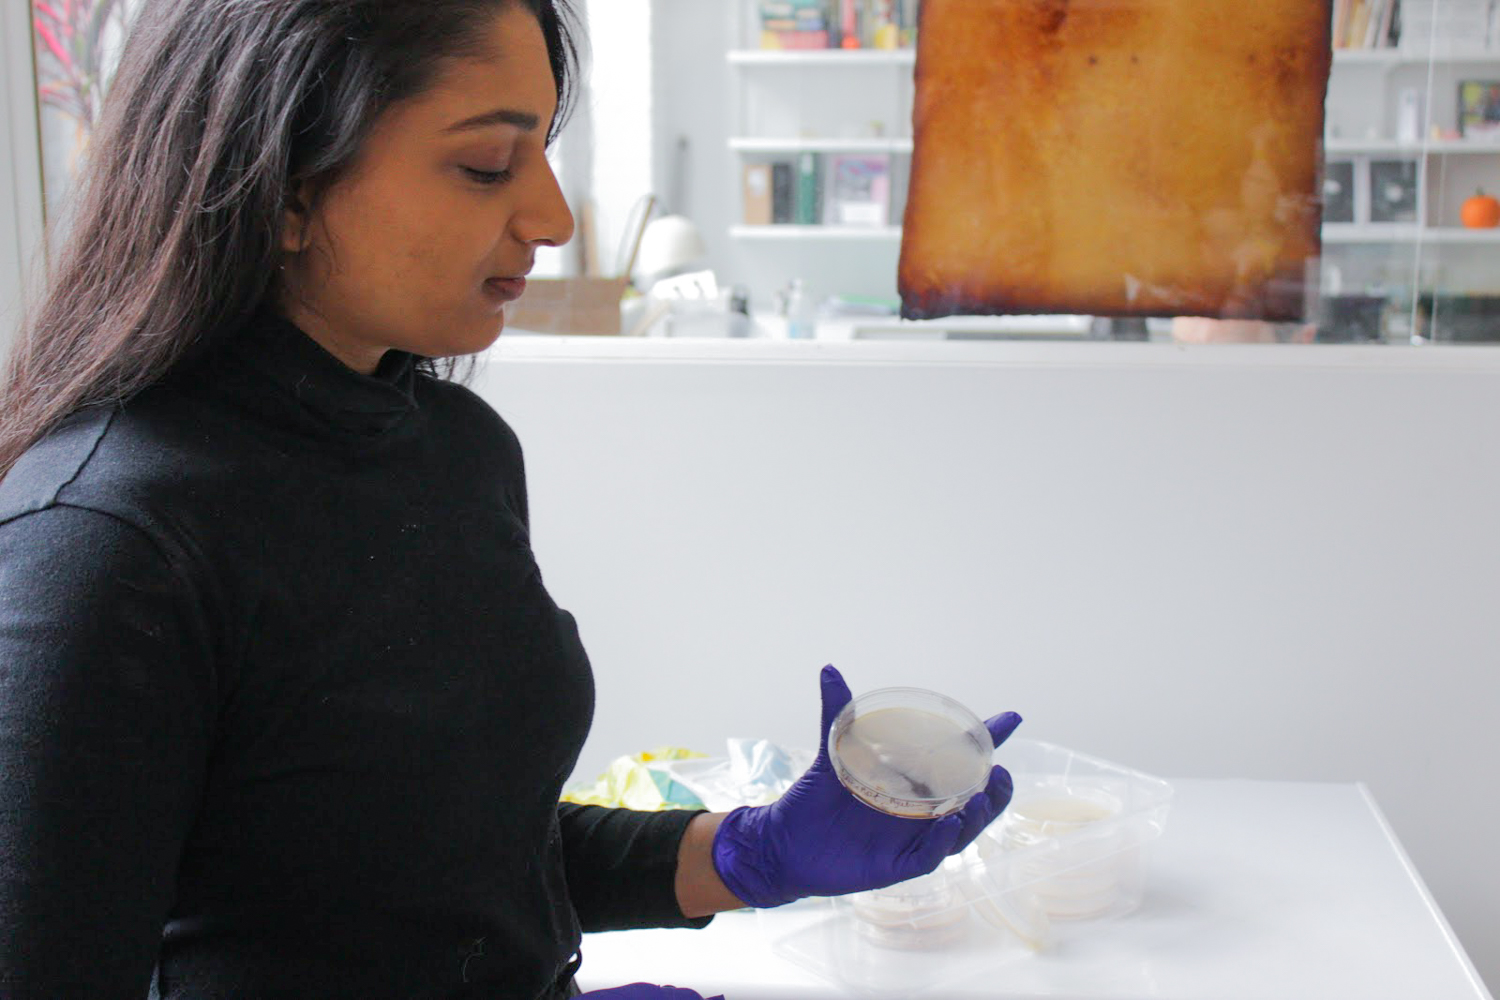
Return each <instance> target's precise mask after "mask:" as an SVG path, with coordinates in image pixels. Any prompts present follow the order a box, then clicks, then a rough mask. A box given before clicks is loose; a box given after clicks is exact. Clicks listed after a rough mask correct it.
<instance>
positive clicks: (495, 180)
mask: <svg viewBox="0 0 1500 1000" xmlns="http://www.w3.org/2000/svg"><path fill="white" fill-rule="evenodd" d="M462 169H463V172H464V173H466V174H468V175H469V179H470V180H473V181H475V182H476V183H479V184H504V183H505V182H506V181H508V180H510V177H511V172H510V170H509V169H506V170H475V169H474V168H473V167H464V168H462Z"/></svg>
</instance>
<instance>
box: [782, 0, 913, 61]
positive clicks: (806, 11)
mask: <svg viewBox="0 0 1500 1000" xmlns="http://www.w3.org/2000/svg"><path fill="white" fill-rule="evenodd" d="M758 3H759V12H760V47H761V48H763V49H881V50H894V49H899V48H911V47H912V46H914V45H915V44H916V34H917V15H918V8H919V7H920V6H921V4H920V0H758Z"/></svg>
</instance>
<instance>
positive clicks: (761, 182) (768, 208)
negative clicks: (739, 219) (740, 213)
mask: <svg viewBox="0 0 1500 1000" xmlns="http://www.w3.org/2000/svg"><path fill="white" fill-rule="evenodd" d="M744 190H745V224H746V225H747V226H769V225H770V224H771V220H772V218H773V213H772V204H771V200H772V199H771V164H769V163H747V164H745V180H744Z"/></svg>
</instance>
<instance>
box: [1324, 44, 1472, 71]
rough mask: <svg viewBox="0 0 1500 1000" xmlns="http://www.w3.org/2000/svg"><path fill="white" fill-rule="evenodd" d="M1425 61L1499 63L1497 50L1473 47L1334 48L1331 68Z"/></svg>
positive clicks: (1421, 62) (1407, 64) (1410, 63)
mask: <svg viewBox="0 0 1500 1000" xmlns="http://www.w3.org/2000/svg"><path fill="white" fill-rule="evenodd" d="M1427 62H1438V63H1465V62H1500V49H1484V48H1478V47H1475V46H1468V45H1461V46H1447V45H1437V46H1434V47H1433V48H1432V49H1431V50H1430V51H1429V50H1428V49H1426V48H1418V47H1415V46H1413V47H1408V48H1398V49H1334V50H1333V63H1334V65H1335V66H1341V65H1347V66H1385V67H1393V66H1410V65H1422V64H1424V63H1427Z"/></svg>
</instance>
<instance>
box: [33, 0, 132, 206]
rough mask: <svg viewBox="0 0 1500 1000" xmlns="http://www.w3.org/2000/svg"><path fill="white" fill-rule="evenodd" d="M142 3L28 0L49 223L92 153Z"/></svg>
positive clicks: (94, 0)
mask: <svg viewBox="0 0 1500 1000" xmlns="http://www.w3.org/2000/svg"><path fill="white" fill-rule="evenodd" d="M138 2H139V0H30V5H31V15H32V17H31V21H32V26H33V43H34V45H35V49H36V77H37V79H36V96H37V106H38V119H39V122H40V125H41V140H42V187H43V191H44V193H45V211H46V214H47V217H48V218H49V219H54V218H56V217H57V215H58V210H59V207H60V206H61V203H62V200H63V198H64V196H65V195H66V193H67V190H68V188H69V187H70V186H71V183H72V180H73V176H74V175H75V174H76V173H77V171H78V165H79V161H80V159H81V158H82V156H83V155H84V153H85V152H86V150H87V148H88V141H89V135H90V134H91V133H92V132H93V129H94V123H95V122H96V121H98V118H99V110H100V107H101V106H102V105H103V103H104V95H105V94H106V93H107V92H108V90H109V85H110V83H111V81H112V80H113V78H114V69H115V65H116V63H117V62H118V61H119V57H120V49H121V47H122V45H123V44H124V40H125V26H126V23H127V21H128V19H129V17H130V14H131V13H132V12H133V10H134V8H135V7H136V5H137V3H138Z"/></svg>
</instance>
